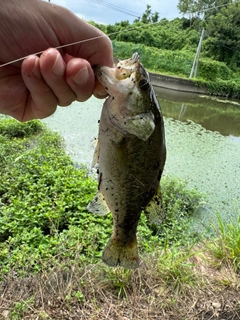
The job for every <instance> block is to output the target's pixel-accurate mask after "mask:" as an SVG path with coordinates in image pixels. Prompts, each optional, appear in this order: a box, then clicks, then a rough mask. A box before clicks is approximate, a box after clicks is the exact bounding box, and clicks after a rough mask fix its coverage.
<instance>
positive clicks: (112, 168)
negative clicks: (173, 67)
mask: <svg viewBox="0 0 240 320" xmlns="http://www.w3.org/2000/svg"><path fill="white" fill-rule="evenodd" d="M95 74H96V77H97V79H98V80H99V81H100V83H101V84H102V85H103V86H104V87H105V88H106V91H107V92H108V94H109V97H108V98H107V100H106V101H105V103H104V106H103V110H102V114H101V119H100V123H99V136H98V145H97V147H96V151H95V156H94V161H93V165H97V167H98V172H99V174H98V194H97V195H96V196H95V198H94V199H93V200H92V201H91V202H90V204H89V205H88V210H89V211H90V212H95V213H98V214H102V215H104V214H107V213H109V212H112V215H113V224H114V227H113V234H112V236H111V238H110V239H109V241H108V243H107V245H106V247H105V249H104V251H103V255H102V260H103V261H104V262H105V263H106V264H108V265H109V266H117V265H120V266H123V267H125V268H130V269H131V268H136V267H137V266H138V265H139V255H138V248H137V239H136V233H137V226H138V221H139V218H140V215H141V212H142V210H144V209H145V211H146V212H147V213H148V214H149V217H150V218H151V220H152V222H154V223H161V221H162V220H163V219H164V210H163V208H162V203H161V192H160V187H159V182H160V178H161V175H162V172H163V168H164V164H165V159H166V147H165V134H164V123H163V117H162V114H161V110H160V107H159V105H158V102H157V99H156V97H155V93H154V90H153V87H152V85H151V83H150V78H149V75H148V73H147V71H146V70H145V68H144V67H143V65H142V64H141V63H140V61H139V55H138V54H137V53H135V54H134V55H133V56H132V58H130V59H127V60H123V61H120V62H119V63H118V65H117V66H116V67H115V68H109V67H97V68H96V70H95Z"/></svg>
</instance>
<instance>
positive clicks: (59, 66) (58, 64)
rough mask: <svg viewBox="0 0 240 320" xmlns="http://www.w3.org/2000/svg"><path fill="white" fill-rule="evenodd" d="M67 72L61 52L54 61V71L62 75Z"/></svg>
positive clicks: (55, 73) (57, 74) (56, 74)
mask: <svg viewBox="0 0 240 320" xmlns="http://www.w3.org/2000/svg"><path fill="white" fill-rule="evenodd" d="M64 72H65V63H64V62H63V59H62V57H61V55H60V53H58V54H57V57H56V60H55V62H54V65H53V67H52V73H53V74H54V75H55V76H58V77H59V76H62V75H63V74H64Z"/></svg>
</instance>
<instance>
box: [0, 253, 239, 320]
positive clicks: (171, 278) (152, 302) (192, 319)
mask: <svg viewBox="0 0 240 320" xmlns="http://www.w3.org/2000/svg"><path fill="white" fill-rule="evenodd" d="M188 262H189V263H191V267H190V269H186V270H187V272H186V274H184V272H183V271H184V270H182V272H181V273H180V276H179V279H178V277H177V276H176V274H177V272H175V271H179V270H173V269H171V268H169V270H168V271H167V272H166V269H164V271H163V269H162V268H161V265H160V264H159V259H158V258H157V257H151V258H149V257H148V259H147V262H146V261H145V262H142V264H141V266H140V268H139V269H137V270H134V271H126V270H123V269H121V268H116V269H110V268H108V267H106V266H104V265H103V264H102V263H99V264H97V265H92V266H86V267H85V268H81V269H80V268H78V267H76V265H75V266H71V268H70V269H69V270H68V271H62V270H60V269H59V268H58V270H55V271H52V272H51V273H47V272H42V273H41V274H39V275H37V276H32V277H29V278H24V279H17V278H15V276H14V274H12V275H9V276H8V277H7V278H6V279H5V280H4V281H2V282H1V287H0V319H64V320H65V319H66V320H68V319H83V320H85V319H86V320H91V319H96V320H102V319H108V320H110V319H111V320H130V319H131V320H140V319H141V320H142V319H144V320H145V319H164V320H168V319H169V320H184V319H185V320H187V319H189V320H198V319H199V320H200V319H202V320H203V319H204V320H205V319H206V320H210V319H211V320H214V319H221V320H229V319H231V320H237V319H240V275H239V274H237V273H236V272H234V271H233V269H232V267H231V266H230V265H226V264H224V265H223V264H222V265H220V264H219V262H218V263H217V262H215V261H213V260H209V259H206V258H204V259H202V258H201V257H200V256H199V255H196V256H194V257H191V258H190V259H189V261H188ZM186 270H185V271H186ZM173 271H174V272H173ZM31 298H32V300H31ZM17 302H18V304H17V305H16V303H17Z"/></svg>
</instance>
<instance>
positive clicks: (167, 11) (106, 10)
mask: <svg viewBox="0 0 240 320" xmlns="http://www.w3.org/2000/svg"><path fill="white" fill-rule="evenodd" d="M178 1H179V0H171V1H163V0H138V1H126V0H122V1H119V0H117V1H113V0H106V1H104V2H103V3H106V2H107V3H108V4H109V5H107V6H103V5H101V4H100V3H97V2H95V1H93V0H92V1H91V0H51V3H55V4H58V5H61V6H63V7H66V8H68V9H69V10H71V11H73V12H74V13H75V14H77V15H78V16H79V17H84V19H86V20H94V21H96V22H98V23H100V22H102V23H106V24H114V23H115V22H120V21H124V20H129V21H130V22H133V20H134V19H136V17H133V16H131V15H128V14H126V13H123V12H121V8H122V9H123V10H128V11H133V13H134V14H136V15H137V16H141V15H142V14H143V12H144V11H145V10H146V7H147V4H149V5H151V9H152V12H156V11H157V12H159V14H160V19H162V18H167V19H168V20H171V19H173V18H176V17H177V16H179V12H178V10H177V4H178ZM111 5H112V6H115V7H116V6H118V7H119V10H118V11H116V10H113V9H111V8H110V6H111ZM129 13H130V12H129Z"/></svg>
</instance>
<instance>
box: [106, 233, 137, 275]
mask: <svg viewBox="0 0 240 320" xmlns="http://www.w3.org/2000/svg"><path fill="white" fill-rule="evenodd" d="M102 261H103V262H105V263H106V264H107V265H109V266H110V267H116V266H121V267H124V268H126V269H135V268H137V267H138V266H139V256H138V247H137V239H136V237H135V238H134V239H133V241H131V242H130V243H129V242H128V243H124V242H122V241H119V240H117V239H115V238H114V237H113V236H112V237H111V238H110V239H109V240H108V243H107V245H106V247H105V249H104V251H103V254H102Z"/></svg>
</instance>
